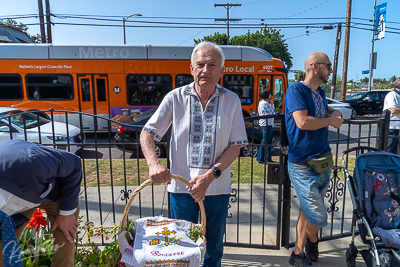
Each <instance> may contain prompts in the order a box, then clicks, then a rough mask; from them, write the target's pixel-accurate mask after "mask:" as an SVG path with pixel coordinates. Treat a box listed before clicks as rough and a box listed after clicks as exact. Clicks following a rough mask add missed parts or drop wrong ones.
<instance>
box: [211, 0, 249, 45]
mask: <svg viewBox="0 0 400 267" xmlns="http://www.w3.org/2000/svg"><path fill="white" fill-rule="evenodd" d="M217 6H223V7H226V19H215V21H226V25H227V35H228V40H227V41H226V44H227V45H229V21H241V19H229V9H230V8H231V7H236V6H242V4H229V3H226V4H214V7H217Z"/></svg>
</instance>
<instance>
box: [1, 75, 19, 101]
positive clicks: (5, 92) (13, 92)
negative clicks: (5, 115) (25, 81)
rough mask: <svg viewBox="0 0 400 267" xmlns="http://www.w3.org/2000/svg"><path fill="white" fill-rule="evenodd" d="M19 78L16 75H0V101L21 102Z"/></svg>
mask: <svg viewBox="0 0 400 267" xmlns="http://www.w3.org/2000/svg"><path fill="white" fill-rule="evenodd" d="M23 98H24V96H23V92H22V81H21V76H20V75H18V74H2V75H0V101H1V100H4V101H7V100H22V99H23Z"/></svg>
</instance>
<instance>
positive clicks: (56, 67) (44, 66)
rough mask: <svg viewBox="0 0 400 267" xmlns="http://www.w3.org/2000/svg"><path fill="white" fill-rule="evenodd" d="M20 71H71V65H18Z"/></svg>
mask: <svg viewBox="0 0 400 267" xmlns="http://www.w3.org/2000/svg"><path fill="white" fill-rule="evenodd" d="M18 67H19V68H20V69H40V70H41V69H72V65H19V66H18Z"/></svg>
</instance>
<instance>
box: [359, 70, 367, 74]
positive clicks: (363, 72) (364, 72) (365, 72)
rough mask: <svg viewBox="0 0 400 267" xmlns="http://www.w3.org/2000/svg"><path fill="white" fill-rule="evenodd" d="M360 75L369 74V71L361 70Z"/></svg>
mask: <svg viewBox="0 0 400 267" xmlns="http://www.w3.org/2000/svg"><path fill="white" fill-rule="evenodd" d="M361 73H362V74H369V70H363V71H362V72H361Z"/></svg>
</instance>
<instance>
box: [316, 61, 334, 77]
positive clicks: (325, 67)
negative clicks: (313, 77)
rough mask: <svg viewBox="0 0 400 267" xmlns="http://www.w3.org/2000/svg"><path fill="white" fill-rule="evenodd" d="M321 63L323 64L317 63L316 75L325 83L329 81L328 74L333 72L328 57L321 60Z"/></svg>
mask: <svg viewBox="0 0 400 267" xmlns="http://www.w3.org/2000/svg"><path fill="white" fill-rule="evenodd" d="M322 63H323V64H320V63H317V64H318V65H319V66H318V72H317V76H318V78H319V79H320V80H321V82H322V83H327V82H328V81H329V76H330V75H331V73H332V72H333V70H332V63H331V61H330V60H329V58H326V59H325V60H323V61H322Z"/></svg>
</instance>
